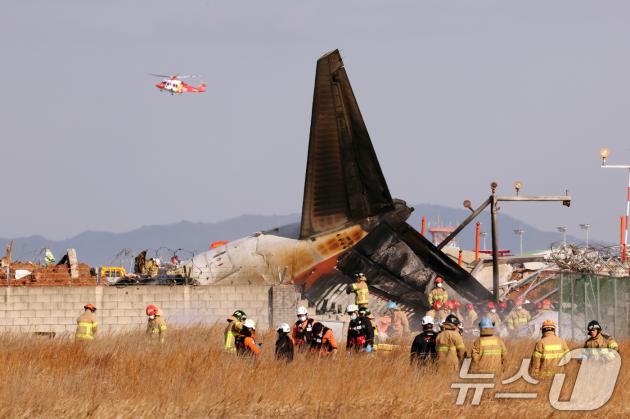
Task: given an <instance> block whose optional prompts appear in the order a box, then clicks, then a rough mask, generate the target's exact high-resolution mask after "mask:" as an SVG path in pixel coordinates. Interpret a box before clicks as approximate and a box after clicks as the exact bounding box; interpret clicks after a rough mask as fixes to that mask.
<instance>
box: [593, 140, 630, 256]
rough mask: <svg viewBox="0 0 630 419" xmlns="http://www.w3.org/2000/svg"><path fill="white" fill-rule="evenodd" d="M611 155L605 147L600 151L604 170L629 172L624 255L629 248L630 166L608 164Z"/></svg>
mask: <svg viewBox="0 0 630 419" xmlns="http://www.w3.org/2000/svg"><path fill="white" fill-rule="evenodd" d="M609 154H610V152H609V151H608V149H607V148H606V147H603V148H602V149H601V150H599V155H600V156H601V158H602V166H601V167H602V169H625V170H627V171H628V186H627V189H626V223H625V232H624V239H623V247H624V249H623V251H624V253H625V252H626V250H627V247H628V217H629V216H630V165H624V164H610V165H609V164H606V158H607V157H608V155H609Z"/></svg>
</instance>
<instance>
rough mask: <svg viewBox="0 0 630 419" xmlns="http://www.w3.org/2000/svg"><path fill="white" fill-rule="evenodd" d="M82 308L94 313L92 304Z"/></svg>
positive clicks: (94, 309)
mask: <svg viewBox="0 0 630 419" xmlns="http://www.w3.org/2000/svg"><path fill="white" fill-rule="evenodd" d="M83 308H84V309H86V310H90V311H91V312H92V313H94V312H95V311H96V307H94V304H92V303H89V304H86V305H84V306H83Z"/></svg>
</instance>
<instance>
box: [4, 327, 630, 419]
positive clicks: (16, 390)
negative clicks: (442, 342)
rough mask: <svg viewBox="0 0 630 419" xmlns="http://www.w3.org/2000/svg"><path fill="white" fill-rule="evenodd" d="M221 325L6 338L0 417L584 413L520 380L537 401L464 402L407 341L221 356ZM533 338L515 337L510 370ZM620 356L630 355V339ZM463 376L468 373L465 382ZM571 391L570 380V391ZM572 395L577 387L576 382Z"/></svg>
mask: <svg viewBox="0 0 630 419" xmlns="http://www.w3.org/2000/svg"><path fill="white" fill-rule="evenodd" d="M221 339H222V332H221V329H219V328H188V329H180V330H175V329H173V330H171V333H170V335H169V336H168V339H167V342H166V343H165V344H164V345H162V346H159V345H154V344H150V343H149V344H147V341H146V340H145V339H144V337H143V336H142V335H141V333H139V334H137V335H133V334H130V335H117V336H109V337H106V336H100V337H99V338H98V340H95V341H94V342H91V343H90V344H87V345H81V344H75V343H74V342H73V341H72V340H69V339H65V340H64V339H59V338H57V339H48V338H43V337H25V336H13V337H11V336H3V337H1V338H0V347H1V348H2V350H1V351H0V369H1V372H0V377H1V378H0V380H1V381H0V392H1V397H0V416H1V417H25V418H26V417H28V418H32V417H47V418H49V417H97V418H121V417H151V418H161V417H254V416H256V417H293V416H296V417H326V418H330V417H342V418H346V417H347V418H352V417H370V418H373V417H388V416H389V417H412V416H414V417H428V416H430V417H436V418H451V417H471V418H472V417H493V416H494V417H513V418H516V417H518V416H519V415H527V417H531V418H539V417H582V416H583V415H584V414H585V413H580V412H575V413H565V412H559V411H556V410H554V409H553V408H552V407H551V406H550V405H549V402H548V401H547V391H548V384H546V385H545V384H540V385H538V386H531V385H528V384H526V383H524V382H523V381H522V380H521V381H520V382H519V383H518V384H512V385H510V386H506V387H505V389H504V391H510V392H516V391H536V392H537V393H538V394H539V395H538V398H537V399H536V400H495V399H493V398H492V393H485V394H484V396H483V399H482V402H481V404H480V405H479V406H470V405H469V401H470V398H469V399H468V402H467V404H466V405H465V406H455V396H456V392H455V390H452V389H450V388H449V384H450V382H451V381H458V380H457V378H456V377H447V376H439V375H437V374H436V373H435V372H434V371H432V370H431V369H430V368H417V367H411V366H410V365H409V358H408V347H409V345H408V343H406V346H405V347H404V350H401V351H400V352H397V353H390V354H388V355H383V354H379V355H377V356H358V355H355V356H346V354H345V353H343V351H342V352H341V353H340V354H338V355H337V356H336V357H335V358H334V359H317V358H307V357H305V356H298V357H297V359H296V360H295V361H294V362H293V363H292V364H289V365H286V364H284V363H280V362H276V361H275V360H274V359H273V356H272V355H273V354H272V353H273V346H274V335H273V334H267V335H265V336H263V337H262V339H260V341H262V342H263V344H264V346H263V351H264V355H263V356H262V359H261V360H260V361H259V362H256V363H254V362H250V361H248V360H244V359H237V358H236V357H234V356H231V355H228V354H225V353H223V352H222V351H221V343H222V342H221ZM532 346H533V342H530V341H520V342H512V343H508V350H509V351H510V353H509V358H510V361H509V368H508V371H507V372H506V374H509V375H507V376H511V375H513V373H514V372H516V370H518V367H519V365H520V362H521V359H522V357H524V356H525V357H528V356H529V355H530V353H531V348H532ZM621 353H622V358H623V357H625V356H628V355H630V349H629V348H628V345H626V344H622V349H621ZM459 381H460V382H461V381H462V380H459ZM629 384H630V372H629V371H628V369H624V368H623V367H622V371H621V373H620V378H619V381H618V383H617V388H616V390H615V393H614V395H613V398H612V399H611V400H610V401H609V402H608V404H606V405H605V406H604V407H603V408H601V409H599V410H598V411H597V412H596V414H597V415H598V416H599V417H608V416H610V417H620V416H626V415H630V407H628V406H630V395H628V392H627V391H625V389H627V388H628V385H629ZM569 387H570V386H569ZM568 391H570V388H569V389H568Z"/></svg>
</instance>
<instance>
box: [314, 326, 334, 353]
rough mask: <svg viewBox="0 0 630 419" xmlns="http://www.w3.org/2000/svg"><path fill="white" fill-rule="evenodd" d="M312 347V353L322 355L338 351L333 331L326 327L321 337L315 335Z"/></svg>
mask: <svg viewBox="0 0 630 419" xmlns="http://www.w3.org/2000/svg"><path fill="white" fill-rule="evenodd" d="M310 346H311V348H310V352H312V353H318V354H320V355H328V354H331V353H332V352H334V351H336V350H337V341H336V340H335V335H334V334H333V331H332V330H331V329H329V328H327V327H324V330H323V333H322V336H321V337H320V336H316V335H313V339H312V340H311V343H310Z"/></svg>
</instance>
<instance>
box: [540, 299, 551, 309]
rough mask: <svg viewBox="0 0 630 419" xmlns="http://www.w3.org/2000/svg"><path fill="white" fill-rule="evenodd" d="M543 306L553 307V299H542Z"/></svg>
mask: <svg viewBox="0 0 630 419" xmlns="http://www.w3.org/2000/svg"><path fill="white" fill-rule="evenodd" d="M542 306H543V308H549V307H551V300H549V298H545V299H544V300H542Z"/></svg>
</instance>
